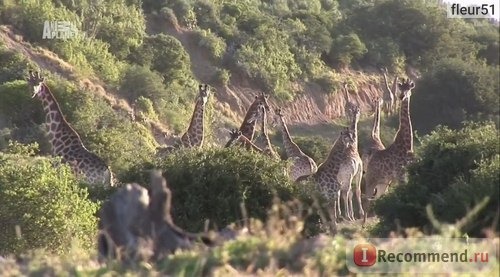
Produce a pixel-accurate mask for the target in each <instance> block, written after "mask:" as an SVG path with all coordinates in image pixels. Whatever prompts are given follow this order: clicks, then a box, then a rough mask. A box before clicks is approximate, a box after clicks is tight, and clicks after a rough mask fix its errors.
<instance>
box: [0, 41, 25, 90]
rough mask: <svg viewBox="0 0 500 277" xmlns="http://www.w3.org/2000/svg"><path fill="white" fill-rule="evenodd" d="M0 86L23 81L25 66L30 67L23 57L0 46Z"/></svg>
mask: <svg viewBox="0 0 500 277" xmlns="http://www.w3.org/2000/svg"><path fill="white" fill-rule="evenodd" d="M0 64H2V67H1V68H0V84H2V83H5V82H8V81H14V80H18V79H24V77H25V70H26V66H31V65H32V63H31V62H30V61H28V60H27V59H26V58H25V57H24V56H23V55H21V54H19V53H16V52H14V51H11V50H8V49H6V48H4V47H2V46H0Z"/></svg>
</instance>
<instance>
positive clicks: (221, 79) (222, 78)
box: [214, 68, 231, 86]
mask: <svg viewBox="0 0 500 277" xmlns="http://www.w3.org/2000/svg"><path fill="white" fill-rule="evenodd" d="M230 79H231V72H230V71H229V70H227V69H221V68H217V70H216V71H215V76H214V82H216V83H218V84H221V85H223V86H226V85H227V84H229V80H230Z"/></svg>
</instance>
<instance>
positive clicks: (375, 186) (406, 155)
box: [363, 79, 415, 222]
mask: <svg viewBox="0 0 500 277" xmlns="http://www.w3.org/2000/svg"><path fill="white" fill-rule="evenodd" d="M414 87H415V84H414V83H413V81H411V80H410V79H406V80H403V82H402V83H400V84H399V90H400V95H399V99H400V101H401V108H400V113H399V128H398V131H397V133H396V137H395V138H394V142H393V143H392V144H391V145H389V146H388V147H387V148H386V149H383V150H380V151H376V152H375V153H373V155H372V157H371V159H370V161H369V162H368V165H367V167H366V176H365V186H366V190H365V194H366V196H367V200H368V203H367V209H366V213H365V216H364V220H363V222H366V218H367V214H368V211H369V208H370V201H372V200H374V199H377V198H379V197H380V196H381V195H382V194H384V193H385V192H386V190H387V188H388V187H389V185H390V184H391V183H392V182H394V181H398V182H402V181H404V178H405V168H406V166H407V165H408V164H409V163H410V162H411V161H412V160H413V159H414V153H413V133H412V132H413V131H412V126H411V118H410V97H411V90H412V89H413V88H414Z"/></svg>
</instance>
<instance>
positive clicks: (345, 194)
mask: <svg viewBox="0 0 500 277" xmlns="http://www.w3.org/2000/svg"><path fill="white" fill-rule="evenodd" d="M340 194H341V195H342V201H343V202H344V218H345V219H346V220H351V219H350V218H349V190H345V189H342V190H340ZM339 206H340V205H339Z"/></svg>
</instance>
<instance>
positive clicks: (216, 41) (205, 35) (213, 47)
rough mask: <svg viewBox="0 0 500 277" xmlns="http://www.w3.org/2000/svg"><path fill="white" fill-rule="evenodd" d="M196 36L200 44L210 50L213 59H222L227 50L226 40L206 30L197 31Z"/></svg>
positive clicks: (216, 60)
mask: <svg viewBox="0 0 500 277" xmlns="http://www.w3.org/2000/svg"><path fill="white" fill-rule="evenodd" d="M196 37H197V40H198V45H199V46H201V47H203V48H205V49H207V50H208V53H209V54H210V59H212V61H215V62H218V61H221V59H222V56H223V55H224V53H225V52H226V42H225V41H224V40H223V39H222V38H220V37H218V36H217V35H216V34H214V33H212V32H210V31H206V30H199V31H197V32H196Z"/></svg>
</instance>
